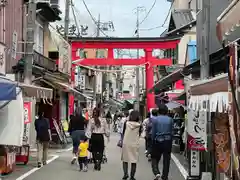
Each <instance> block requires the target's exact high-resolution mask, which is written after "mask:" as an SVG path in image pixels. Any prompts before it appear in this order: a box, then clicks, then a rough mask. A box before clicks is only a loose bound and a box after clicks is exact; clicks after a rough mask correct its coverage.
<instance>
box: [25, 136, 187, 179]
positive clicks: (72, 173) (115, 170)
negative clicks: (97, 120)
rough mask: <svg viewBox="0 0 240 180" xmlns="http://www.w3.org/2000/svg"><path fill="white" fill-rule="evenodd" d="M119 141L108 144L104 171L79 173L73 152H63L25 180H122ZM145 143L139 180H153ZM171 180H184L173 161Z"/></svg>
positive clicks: (90, 168) (112, 140) (115, 138)
mask: <svg viewBox="0 0 240 180" xmlns="http://www.w3.org/2000/svg"><path fill="white" fill-rule="evenodd" d="M117 141H118V136H117V135H112V137H111V140H110V143H108V144H107V149H106V152H107V156H108V163H107V164H104V165H103V167H102V171H100V172H97V171H93V166H92V165H90V166H89V171H88V172H87V173H84V172H79V171H78V167H77V165H70V160H71V152H70V151H69V152H62V153H61V154H58V155H60V156H59V158H58V159H56V160H55V161H53V162H51V163H49V164H48V165H46V166H45V167H43V168H41V169H39V170H37V171H36V172H34V173H32V174H31V175H30V176H28V177H26V178H25V180H44V179H49V180H66V179H68V180H76V179H90V180H121V178H122V175H123V173H122V166H121V161H120V149H119V148H118V147H117V146H116V144H117ZM143 146H144V143H142V145H141V157H140V160H139V163H138V167H137V174H136V179H137V180H151V179H153V175H152V172H151V168H150V164H149V163H148V162H147V159H146V158H145V156H144V147H143ZM169 180H184V178H183V176H182V175H181V173H180V172H179V170H178V168H177V166H176V164H175V163H174V162H173V161H172V163H171V170H170V177H169Z"/></svg>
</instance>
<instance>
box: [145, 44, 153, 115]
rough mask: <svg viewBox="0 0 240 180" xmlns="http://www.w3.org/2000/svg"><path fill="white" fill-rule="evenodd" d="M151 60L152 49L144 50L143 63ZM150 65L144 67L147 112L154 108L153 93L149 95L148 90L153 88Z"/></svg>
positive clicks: (151, 67)
mask: <svg viewBox="0 0 240 180" xmlns="http://www.w3.org/2000/svg"><path fill="white" fill-rule="evenodd" d="M151 58H152V49H145V62H146V63H147V62H150V60H151ZM153 70H154V69H153V66H152V64H151V63H147V64H146V65H145V73H146V93H147V111H148V112H149V111H150V109H151V108H154V107H155V95H154V92H152V93H150V92H149V90H150V89H151V88H152V87H153V86H154V73H153V72H154V71H153Z"/></svg>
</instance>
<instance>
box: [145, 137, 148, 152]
mask: <svg viewBox="0 0 240 180" xmlns="http://www.w3.org/2000/svg"><path fill="white" fill-rule="evenodd" d="M145 150H146V151H147V150H148V138H147V137H145Z"/></svg>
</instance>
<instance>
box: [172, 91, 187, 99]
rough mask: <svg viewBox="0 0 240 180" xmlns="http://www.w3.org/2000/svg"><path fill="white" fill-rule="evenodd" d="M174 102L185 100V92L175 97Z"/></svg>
mask: <svg viewBox="0 0 240 180" xmlns="http://www.w3.org/2000/svg"><path fill="white" fill-rule="evenodd" d="M174 100H176V101H177V100H186V91H183V92H182V93H180V94H179V95H177V97H175V98H174Z"/></svg>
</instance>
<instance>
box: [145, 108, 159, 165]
mask: <svg viewBox="0 0 240 180" xmlns="http://www.w3.org/2000/svg"><path fill="white" fill-rule="evenodd" d="M157 116H158V110H157V109H153V110H152V112H151V114H150V118H149V120H148V123H147V125H146V139H147V142H148V143H147V154H146V156H147V157H148V161H151V151H152V122H153V121H154V119H155V118H156V117H157Z"/></svg>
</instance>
